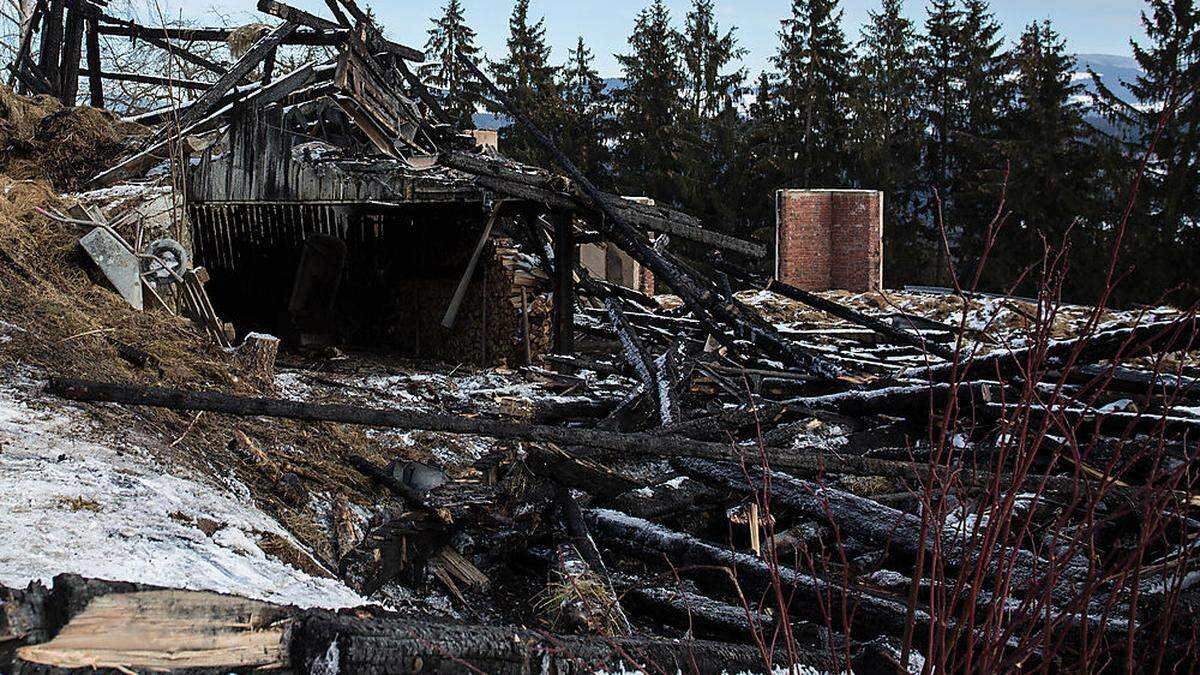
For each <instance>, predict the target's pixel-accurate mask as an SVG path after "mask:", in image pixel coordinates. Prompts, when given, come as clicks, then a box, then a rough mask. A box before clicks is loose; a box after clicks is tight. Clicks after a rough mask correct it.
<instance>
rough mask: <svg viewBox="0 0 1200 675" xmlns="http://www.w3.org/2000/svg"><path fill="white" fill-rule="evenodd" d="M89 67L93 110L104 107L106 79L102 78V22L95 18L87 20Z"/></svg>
mask: <svg viewBox="0 0 1200 675" xmlns="http://www.w3.org/2000/svg"><path fill="white" fill-rule="evenodd" d="M87 67H88V72H89V73H90V75H89V76H88V87H89V89H90V91H91V103H92V107H93V108H103V107H104V79H103V78H102V77H100V22H99V21H97V20H96V19H95V18H93V17H88V20H87Z"/></svg>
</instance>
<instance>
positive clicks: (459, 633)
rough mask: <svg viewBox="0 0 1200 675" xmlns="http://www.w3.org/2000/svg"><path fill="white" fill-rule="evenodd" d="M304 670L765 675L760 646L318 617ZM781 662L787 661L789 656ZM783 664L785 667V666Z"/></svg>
mask: <svg viewBox="0 0 1200 675" xmlns="http://www.w3.org/2000/svg"><path fill="white" fill-rule="evenodd" d="M290 646H291V647H290V656H291V658H290V662H291V664H292V669H293V670H294V671H296V672H339V673H361V674H362V675H384V674H385V673H411V672H418V671H420V672H430V673H461V672H482V673H526V672H533V671H537V672H546V673H574V672H581V671H583V670H586V671H587V672H594V671H606V672H613V671H617V670H620V669H625V670H627V671H643V672H668V673H674V672H701V673H720V672H758V671H759V670H761V669H762V664H763V662H764V661H763V656H762V653H761V652H760V651H759V650H758V649H755V648H754V647H749V646H745V645H731V644H725V643H717V642H705V641H702V640H691V639H688V640H655V639H646V638H600V637H581V636H576V635H550V634H547V633H545V632H542V631H538V630H532V629H527V628H518V627H514V626H463V625H453V624H435V623H423V622H418V621H412V620H411V619H407V618H398V617H397V618H391V617H383V618H360V617H354V616H340V615H337V614H333V613H331V612H321V611H313V612H307V613H304V614H301V615H300V616H299V617H297V619H296V621H295V625H294V627H293V629H292V639H291V640H290ZM798 656H799V658H800V660H801V661H803V664H804V665H809V666H810V667H815V668H819V669H821V670H825V669H826V664H827V662H828V659H827V658H826V657H825V656H824V655H823V653H822V651H821V650H819V649H813V650H811V651H802V652H801V653H800V654H799V655H798ZM777 658H779V659H782V660H786V658H785V657H783V656H782V655H780V656H778V657H777ZM782 660H781V661H780V662H783V661H782Z"/></svg>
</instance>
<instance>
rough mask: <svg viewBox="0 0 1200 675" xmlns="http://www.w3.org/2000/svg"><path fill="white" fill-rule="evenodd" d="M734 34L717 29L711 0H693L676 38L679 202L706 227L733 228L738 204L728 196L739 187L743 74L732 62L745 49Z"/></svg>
mask: <svg viewBox="0 0 1200 675" xmlns="http://www.w3.org/2000/svg"><path fill="white" fill-rule="evenodd" d="M734 33H735V31H734V30H728V31H724V32H723V31H722V30H721V27H720V26H719V25H718V24H717V21H716V19H715V17H714V16H713V3H712V0H693V3H692V8H691V10H690V11H689V12H688V15H687V18H686V20H685V22H684V30H683V33H682V35H681V36H680V39H681V50H680V51H681V52H682V54H683V71H684V74H685V77H686V93H685V95H686V98H687V106H686V110H684V112H683V115H682V120H681V124H680V127H681V128H680V132H681V143H682V148H681V152H680V158H679V159H680V163H681V164H682V176H681V177H682V181H681V185H680V188H681V195H680V200H681V203H682V206H683V207H684V208H685V209H687V210H688V211H690V212H692V213H694V214H696V215H698V216H700V217H701V218H703V219H704V220H705V222H706V223H707V224H708V225H709V226H710V227H714V228H718V229H723V230H726V231H731V230H733V229H735V228H736V224H735V222H734V221H735V220H736V219H737V217H738V216H740V215H741V208H740V204H738V203H737V200H732V199H730V198H729V195H735V194H740V192H741V191H742V190H743V189H744V187H743V182H744V178H745V171H744V168H745V167H744V160H743V157H742V154H743V153H742V145H743V131H744V129H743V124H742V118H741V113H740V111H739V109H738V107H737V106H738V104H739V103H740V101H741V98H742V93H743V89H744V82H745V76H746V75H745V71H744V70H743V69H741V68H739V67H736V65H735V64H736V61H737V60H738V59H740V58H741V57H742V56H744V55H745V53H746V50H745V49H742V48H740V47H739V46H738V44H737V38H736V37H735V34H734Z"/></svg>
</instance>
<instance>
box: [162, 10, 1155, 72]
mask: <svg viewBox="0 0 1200 675" xmlns="http://www.w3.org/2000/svg"><path fill="white" fill-rule="evenodd" d="M288 2H290V3H291V4H294V5H295V6H298V7H301V8H303V9H307V10H308V11H310V12H313V13H315V14H320V15H323V16H328V13H329V11H328V9H327V8H326V7H325V4H324V1H323V0H288ZM359 2H360V4H365V5H369V6H372V7H373V8H374V10H375V12H376V15H377V16H378V17H379V19H380V23H382V24H383V26H384V27H385V28H386V32H387V33H388V35H389V37H391V38H392V39H393V40H396V41H397V42H401V43H403V44H407V45H410V46H413V47H423V46H424V44H425V39H426V31H427V30H428V28H429V20H430V17H431V16H432V15H434V14H436V13H438V10H439V9H440V8H441V7H442V6H443V5H445V3H446V0H426V1H424V2H415V1H413V0H373V1H370V0H359ZM164 4H165V5H166V6H167V7H168V12H169V13H170V14H173V15H174V14H182V15H184V16H186V17H188V18H190V19H193V20H196V21H199V22H201V23H205V18H206V17H205V14H206V13H207V12H211V11H218V12H221V13H223V14H226V15H228V16H229V17H230V18H231V19H233V20H235V21H238V20H245V21H250V20H253V19H252V18H251V17H252V15H249V14H246V13H245V9H244V8H246V7H248V6H251V5H252V4H253V3H252V0H167V1H166V2H165V3H164ZM647 4H649V0H566V1H565V2H564V1H563V0H532V2H531V14H532V15H533V16H535V17H538V16H544V17H545V19H546V34H547V39H548V41H549V43H550V45H551V47H552V49H553V58H554V60H555V61H563V60H565V59H566V54H567V51H568V49H570V48H572V47H574V46H575V42H576V40H577V39H578V38H579V36H583V38H584V40H585V41H586V42H587V44H588V45H589V47H591V49H592V51H593V52H594V53H595V54H596V62H595V65H596V68H597V70H599V71H600V74H601V75H603V76H605V77H614V76H618V75H619V74H620V69H619V67H618V65H617V61H616V59H615V58H614V57H613V54H614V53H620V52H624V51H625V50H626V46H627V40H628V37H629V33H630V31H631V30H632V27H633V23H634V18H635V17H636V16H637V13H638V11H639V10H641V9H642V8H644V7H645V6H646V5H647ZM666 4H667V5H668V6H669V7H670V9H671V15H672V17H673V19H674V20H675V22H676V24H677V25H682V23H683V18H684V16H685V14H686V13H687V8H688V6H689V5H690V0H668V1H667V3H666ZM463 5H464V7H465V9H466V15H467V20H468V22H469V23H470V25H471V27H472V28H474V29H475V30H476V32H477V33H478V44H479V45H480V46H481V47H482V48H483V49H484V51H485V52H486V53H487V54H488V55H489V56H491V57H492V58H499V57H500V55H502V54H503V52H504V41H505V38H506V37H507V31H508V15H509V13H510V12H511V10H512V5H513V2H512V0H463ZM878 5H879V0H842V7H843V8H844V10H845V24H844V26H845V30H846V32H847V35H848V36H849V37H850V38H851V39H852V41H857V39H858V34H859V28H860V27H861V26H862V24H863V22H864V21H865V20H866V18H867V12H868V11H871V10H874V9H875V8H876V7H878ZM906 5H907V11H908V13H909V15H910V16H911V17H913V18H915V19H918V20H920V19H923V17H924V14H925V9H924V8H925V2H924V0H907V2H906ZM1145 5H1146V3H1145V2H1144V0H992V9H993V11H995V13H996V16H997V18H998V19H999V20H1000V21H1001V23H1002V24H1003V26H1004V29H1005V32H1006V34H1007V36H1008V37H1009V38H1010V39H1015V38H1016V37H1017V36H1018V35H1019V34H1020V33H1021V30H1022V28H1024V26H1026V25H1027V24H1028V23H1030V22H1031V21H1037V20H1042V19H1047V18H1048V19H1051V20H1052V21H1053V22H1054V24H1055V25H1056V26H1057V27H1058V30H1059V32H1060V33H1062V35H1063V36H1064V37H1065V38H1066V39H1067V44H1068V47H1069V49H1070V50H1071V51H1073V52H1075V53H1080V54H1096V53H1098V54H1116V55H1121V56H1128V55H1130V53H1131V50H1130V47H1129V38H1130V37H1131V36H1133V35H1135V34H1136V35H1137V36H1139V37H1140V36H1141V35H1142V26H1141V22H1140V19H1139V16H1140V12H1141V10H1142V9H1143V8H1144V7H1145ZM716 6H717V18H718V20H719V21H720V23H721V25H722V26H736V27H737V29H738V30H737V35H738V36H739V39H740V41H741V44H742V46H744V47H746V48H747V49H749V51H750V53H749V55H748V56H747V57H746V59H745V64H746V67H747V68H748V69H749V71H750V73H751V74H757V73H758V72H759V71H761V70H762V69H763V68H765V67H767V66H768V64H769V60H770V57H771V55H772V54H773V53H774V51H775V47H776V44H777V38H776V33H777V31H778V29H779V21H780V19H782V18H784V17H785V16H787V14H788V12H789V8H790V6H791V3H790V2H789V0H716ZM210 20H211V18H210Z"/></svg>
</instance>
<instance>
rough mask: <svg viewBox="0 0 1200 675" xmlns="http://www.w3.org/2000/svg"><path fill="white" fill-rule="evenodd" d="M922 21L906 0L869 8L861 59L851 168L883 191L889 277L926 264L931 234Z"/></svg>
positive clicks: (865, 182)
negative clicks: (925, 204) (927, 232)
mask: <svg viewBox="0 0 1200 675" xmlns="http://www.w3.org/2000/svg"><path fill="white" fill-rule="evenodd" d="M918 41H919V36H918V34H917V28H916V25H915V24H914V23H913V22H912V21H911V20H910V19H908V18H907V17H906V16H905V15H904V3H903V1H902V0H883V2H882V4H881V6H880V7H879V9H878V10H877V11H872V12H870V13H869V14H868V21H867V24H866V26H864V27H863V30H862V36H861V38H860V40H859V44H858V51H859V56H858V58H857V60H856V61H855V64H854V65H855V67H854V73H855V82H854V102H853V103H854V107H853V113H854V115H853V121H852V125H853V133H852V140H851V148H850V150H851V152H850V154H851V157H852V160H853V175H854V177H855V179H856V182H857V183H858V184H859V185H862V186H865V187H872V188H873V189H879V190H882V191H883V192H884V194H885V195H886V198H885V199H884V232H885V233H886V234H885V238H884V246H885V249H884V257H885V259H886V260H888V261H889V262H890V263H891V264H890V265H888V266H887V267H886V268H885V271H886V273H887V275H888V277H889V279H912V278H914V276H916V275H917V274H918V273H919V272H920V270H921V269H922V268H923V267H924V266H925V259H926V257H927V255H926V248H927V246H926V240H925V238H924V237H922V232H921V231H920V230H919V228H918V227H917V222H918V221H917V207H918V202H917V196H918V194H920V191H921V185H922V183H921V172H920V167H921V145H922V143H923V141H924V138H925V116H924V115H923V114H922V107H921V82H922V69H921V63H920V60H919V54H918V50H919V42H918Z"/></svg>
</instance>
